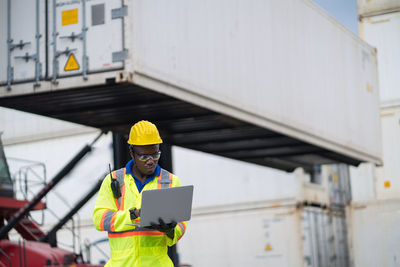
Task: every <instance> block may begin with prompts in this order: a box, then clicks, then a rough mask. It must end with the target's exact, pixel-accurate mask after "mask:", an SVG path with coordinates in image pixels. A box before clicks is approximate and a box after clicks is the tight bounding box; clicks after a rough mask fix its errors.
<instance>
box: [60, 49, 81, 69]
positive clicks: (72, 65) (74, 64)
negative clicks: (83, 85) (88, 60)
mask: <svg viewBox="0 0 400 267" xmlns="http://www.w3.org/2000/svg"><path fill="white" fill-rule="evenodd" d="M64 70H65V71H71V70H79V64H78V61H77V60H76V58H75V56H74V54H73V53H71V54H69V56H68V60H67V63H65V67H64Z"/></svg>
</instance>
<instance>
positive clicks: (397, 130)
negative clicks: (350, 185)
mask: <svg viewBox="0 0 400 267" xmlns="http://www.w3.org/2000/svg"><path fill="white" fill-rule="evenodd" d="M381 121H382V122H381V124H382V144H383V160H384V165H383V166H382V167H379V168H378V169H377V180H376V194H377V198H378V199H386V198H400V164H399V162H400V161H399V159H400V106H396V107H388V108H382V111H381Z"/></svg>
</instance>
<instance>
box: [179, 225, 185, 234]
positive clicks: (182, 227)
mask: <svg viewBox="0 0 400 267" xmlns="http://www.w3.org/2000/svg"><path fill="white" fill-rule="evenodd" d="M178 225H179V226H180V227H181V230H182V235H183V234H184V233H185V232H186V230H185V226H184V225H183V223H181V222H180V223H178Z"/></svg>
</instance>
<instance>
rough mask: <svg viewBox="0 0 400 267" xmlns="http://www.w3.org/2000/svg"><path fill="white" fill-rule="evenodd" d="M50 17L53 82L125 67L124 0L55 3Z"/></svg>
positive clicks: (61, 0) (50, 52)
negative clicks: (63, 78)
mask: <svg viewBox="0 0 400 267" xmlns="http://www.w3.org/2000/svg"><path fill="white" fill-rule="evenodd" d="M51 2H52V3H51V4H50V6H51V12H52V15H51V16H49V39H50V40H51V42H50V46H49V67H50V70H51V79H52V81H53V82H56V81H57V79H59V78H62V77H68V76H76V75H80V76H82V77H83V78H84V79H86V77H87V75H88V74H90V73H95V72H103V71H109V70H113V69H121V68H123V60H124V59H125V55H127V53H125V52H124V51H125V50H124V47H123V34H122V32H123V22H124V21H123V20H124V16H125V15H126V10H127V9H126V8H125V7H122V1H121V0H107V1H105V0H102V1H100V0H91V1H87V0H75V1H71V0H52V1H51Z"/></svg>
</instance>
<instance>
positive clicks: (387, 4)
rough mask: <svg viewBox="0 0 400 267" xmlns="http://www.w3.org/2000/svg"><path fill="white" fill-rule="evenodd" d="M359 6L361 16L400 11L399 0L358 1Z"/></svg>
mask: <svg viewBox="0 0 400 267" xmlns="http://www.w3.org/2000/svg"><path fill="white" fill-rule="evenodd" d="M357 6H358V13H359V14H360V15H361V16H364V15H373V14H377V13H389V12H393V11H396V10H397V11H399V10H400V2H399V1H398V0H378V1H371V0H357Z"/></svg>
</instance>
